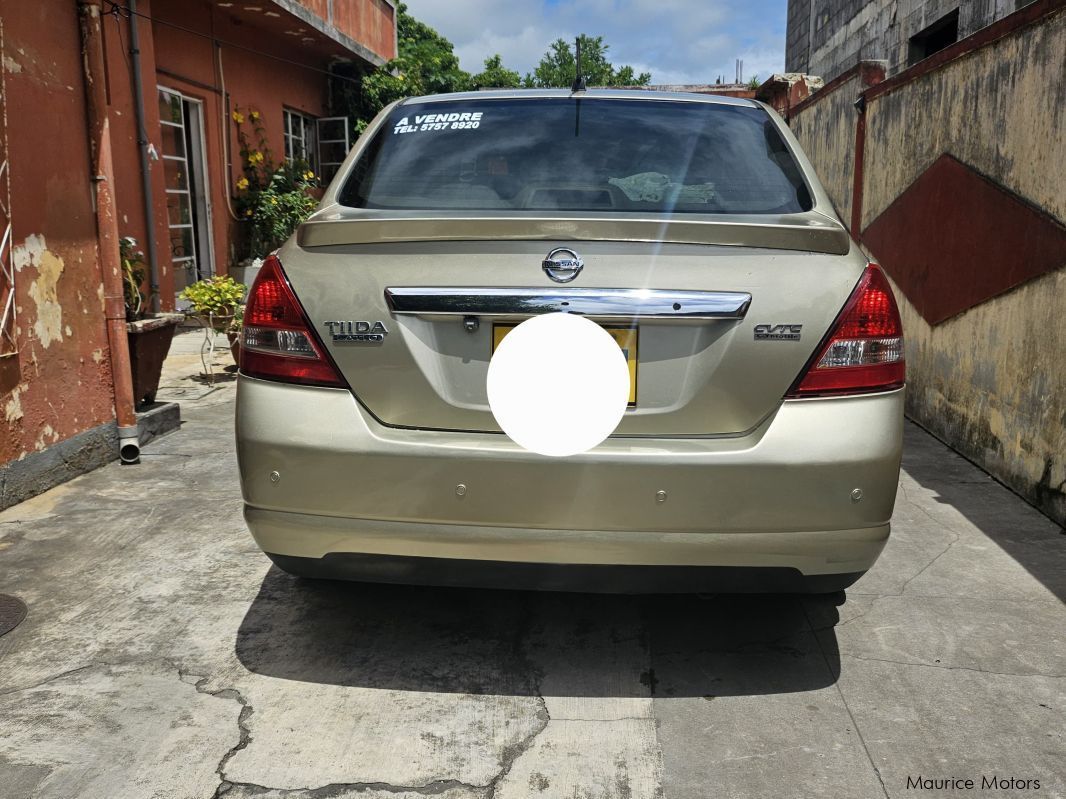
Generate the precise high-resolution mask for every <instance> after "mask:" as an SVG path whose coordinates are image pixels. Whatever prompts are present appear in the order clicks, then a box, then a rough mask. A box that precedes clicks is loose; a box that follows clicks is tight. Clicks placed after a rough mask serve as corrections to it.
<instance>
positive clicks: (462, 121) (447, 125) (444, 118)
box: [392, 111, 482, 136]
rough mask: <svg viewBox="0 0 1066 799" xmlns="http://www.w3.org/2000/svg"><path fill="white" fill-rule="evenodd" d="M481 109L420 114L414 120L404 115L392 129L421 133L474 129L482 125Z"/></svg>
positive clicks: (400, 131)
mask: <svg viewBox="0 0 1066 799" xmlns="http://www.w3.org/2000/svg"><path fill="white" fill-rule="evenodd" d="M481 114H482V112H481V111H475V112H463V113H458V112H456V113H451V114H420V115H417V116H415V118H414V121H413V122H412V121H411V118H410V117H404V118H403V119H401V120H400V121H399V122H397V123H396V125H395V127H393V129H392V135H394V136H395V135H396V134H397V133H419V132H421V131H427V130H473V129H474V128H479V127H481Z"/></svg>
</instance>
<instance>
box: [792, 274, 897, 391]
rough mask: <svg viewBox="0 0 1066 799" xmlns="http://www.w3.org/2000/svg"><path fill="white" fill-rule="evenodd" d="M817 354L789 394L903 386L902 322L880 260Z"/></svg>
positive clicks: (880, 389)
mask: <svg viewBox="0 0 1066 799" xmlns="http://www.w3.org/2000/svg"><path fill="white" fill-rule="evenodd" d="M815 353H816V354H815V357H814V358H812V359H811V360H810V362H809V363H808V365H807V368H806V369H805V371H804V373H803V374H801V375H800V377H799V378H798V379H797V380H796V383H795V384H793V386H792V388H791V389H790V390H789V392H788V394H787V395H786V396H787V397H792V398H795V397H824V396H835V395H841V394H867V393H870V392H873V391H890V390H892V389H895V388H900V387H901V386H902V385H903V382H904V379H905V377H906V365H905V364H904V360H903V323H902V322H901V320H900V317H899V309H898V308H897V307H896V300H895V298H894V297H893V296H892V288H891V286H889V284H888V278H886V277H885V273H884V272H882V271H881V267H879V266H878V265H877V264H870V265H869V266H867V267H866V271H865V272H863V274H862V277H861V278H860V279H859V283H858V285H857V286H856V287H855V290H854V291H853V292H852V293H851V296H850V297H849V298H848V301H847V303H846V304H845V305H844V309H843V310H842V311H841V312H840V315H839V316H838V317H837V319H836V322H834V324H833V327H831V328H830V330H829V335H828V336H826V338H825V340H824V341H823V342H822V343H821V345H819V347H818V349H817V350H815Z"/></svg>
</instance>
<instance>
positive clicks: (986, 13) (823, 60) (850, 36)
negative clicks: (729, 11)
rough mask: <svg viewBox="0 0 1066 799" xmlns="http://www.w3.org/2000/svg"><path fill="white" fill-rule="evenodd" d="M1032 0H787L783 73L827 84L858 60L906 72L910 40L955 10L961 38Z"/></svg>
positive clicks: (891, 73) (889, 71)
mask: <svg viewBox="0 0 1066 799" xmlns="http://www.w3.org/2000/svg"><path fill="white" fill-rule="evenodd" d="M1030 1H1031V0H961V2H960V0H789V3H788V31H787V34H786V47H785V68H786V70H787V71H789V72H808V73H810V74H812V75H818V76H820V77H822V78H824V79H825V80H827V81H828V80H831V79H833V78H835V77H836V76H837V75H839V74H840V73H842V72H844V71H845V70H847V69H849V68H851V67H853V66H854V65H855V64H856V63H857V62H858V61H860V60H884V61H887V62H888V67H889V69H888V74H889V75H893V74H895V73H897V72H899V71H901V70H903V69H906V67H907V58H908V44H909V40H910V37H912V36H914V35H915V34H917V33H919V32H921V31H922V30H924V29H925V28H927V27H928V26H929V25H931V24H933V23H934V22H936V21H937V20H938V19H940V18H941V17H943V16H944V15H946V14H948V13H950V12H951V11H952V10H954V9H956V8H958V9H959V38H963V37H966V36H969V35H970V34H971V33H974V32H975V31H977V30H979V29H981V28H983V27H985V26H986V25H989V24H991V23H992V22H994V21H995V20H997V19H1000V18H1002V17H1004V16H1006V15H1007V14H1009V13H1011V12H1012V11H1014V10H1015V9H1017V8H1020V7H1021V6H1024V5H1025V4H1026V3H1028V2H1030Z"/></svg>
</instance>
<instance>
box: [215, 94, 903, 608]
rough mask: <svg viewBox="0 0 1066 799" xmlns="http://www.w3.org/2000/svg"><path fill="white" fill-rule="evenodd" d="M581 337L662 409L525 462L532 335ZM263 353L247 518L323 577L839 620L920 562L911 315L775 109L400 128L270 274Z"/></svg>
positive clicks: (279, 559)
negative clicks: (879, 565) (520, 328)
mask: <svg viewBox="0 0 1066 799" xmlns="http://www.w3.org/2000/svg"><path fill="white" fill-rule="evenodd" d="M558 313H567V314H570V315H577V316H580V317H583V318H584V319H587V320H590V321H591V322H594V323H596V324H597V325H600V326H602V327H603V328H604V329H606V330H607V331H608V332H609V333H610V335H611V336H612V337H614V338H615V339H616V340H617V341H618V343H619V345H620V349H621V350H623V351H624V352H623V355H624V358H625V364H626V366H627V368H628V370H629V374H630V381H631V382H630V385H629V397H628V402H627V403H625V407H624V414H623V416H622V418H621V421H620V422H619V423H618V425H617V427H615V428H614V429H613V432H612V433H611V435H610V436H609V437H607V438H606V439H605V440H603V441H602V443H600V444H598V445H596V446H594V447H592V448H591V449H589V450H588V451H585V452H581V453H579V454H575V455H570V456H568V457H551V456H548V455H543V454H538V453H537V452H533V451H530V450H529V449H526V448H525V447H523V446H520V445H519V444H517V443H515V441H514V440H512V438H510V437H509V436H508V435H506V434H505V433H504V432H503V431H502V429H501V427H500V425H499V424H498V423H497V420H496V417H495V416H494V414H493V412H492V408H491V407H490V403H489V398H488V394H487V389H486V381H487V375H488V372H489V368H490V363H491V362H492V358H493V353H494V350H495V349H496V348H497V347H499V346H500V342H501V341H503V340H504V337H505V336H506V335H508V334H509V333H510V331H512V330H513V329H514V328H515V327H516V326H517V325H520V324H521V323H522V322H523V321H525V320H527V319H531V318H536V317H538V316H540V315H544V314H558ZM242 344H243V348H242V356H241V368H240V377H239V386H238V399H237V420H236V430H237V446H238V456H239V462H240V474H241V484H242V489H243V494H244V501H245V508H246V509H245V517H246V519H247V523H248V526H249V528H250V529H251V532H252V535H253V536H254V538H255V540H256V542H257V543H258V545H259V546H260V547H261V548H262V549H263V550H264V551H265V552H266V553H267V555H269V557H270V558H271V559H272V560H273V561H274V563H276V564H277V565H278V566H279V567H281V568H282V569H284V570H285V571H288V572H291V573H293V574H297V575H303V576H312V577H330V578H350V579H359V580H373V581H390V582H411V583H423V582H428V583H436V584H447V585H472V584H477V585H486V584H487V585H499V586H505V587H511V586H514V587H537V588H572V589H577V590H589V591H636V590H665V591H726V592H728V591H769V590H773V591H811V592H827V591H836V590H840V589H842V588H844V587H846V586H848V585H850V584H851V583H852V582H854V581H855V580H856V579H857V578H858V577H859V576H860V575H862V573H863V572H865V571H866V570H867V569H869V568H870V566H871V565H872V564H873V563H874V561H875V559H876V558H877V556H878V554H879V553H880V551H881V549H882V548H883V547H884V545H885V542H886V540H887V538H888V535H889V519H890V517H891V515H892V508H893V503H894V501H895V495H896V485H897V481H898V475H899V465H900V452H901V444H902V409H903V386H904V356H903V340H902V330H901V324H900V317H899V313H898V311H897V308H896V304H895V301H894V299H893V296H892V290H891V288H890V286H889V283H888V281H887V279H886V277H885V275H884V274H883V273H882V271H881V270H880V268H879V267H878V266H877V265H875V264H872V263H870V262H869V260H868V259H867V257H866V256H865V255H864V254H863V252H862V251H861V250H860V249H859V247H858V246H857V245H856V244H855V242H854V241H852V239H851V238H850V236H849V235H848V232H847V230H846V229H845V227H844V226H843V225H842V224H841V222H840V220H839V219H838V217H837V215H836V213H835V212H834V210H833V208H832V206H831V204H830V201H829V199H828V197H827V196H826V193H825V191H824V189H823V188H822V186H821V185H820V184H819V182H818V179H817V177H816V176H815V174H814V170H813V169H812V167H811V165H810V163H809V162H808V161H807V159H806V157H805V156H804V155H803V153H802V152H801V150H800V148H799V146H798V144H797V142H796V140H795V138H794V137H793V136H792V134H791V133H790V132H789V130H788V128H787V126H785V125H784V123H783V122H782V121H781V119H780V118H779V117H778V116H777V115H776V114H775V113H774V112H773V111H772V110H770V109H769V108H768V107H766V106H764V105H762V104H760V103H757V102H755V101H751V100H744V99H733V98H727V97H721V96H713V95H687V94H670V93H656V92H643V91H641V92H633V91H607V90H603V91H600V90H590V91H579V92H568V91H512V92H497V91H491V92H476V93H467V94H452V95H442V96H433V97H420V98H414V99H407V100H404V101H401V102H399V103H397V104H394V105H392V106H390V107H388V108H386V109H385V110H384V111H383V112H382V113H381V114H380V115H379V116H378V117H377V118H376V119H375V120H374V122H373V123H372V124H371V125H370V127H369V128H368V129H367V130H366V132H365V133H364V134H363V136H362V137H361V138H360V140H359V142H358V144H357V146H356V147H355V148H354V149H353V151H352V152H351V153H350V154H349V155H348V157H347V160H346V161H345V163H344V164H343V166H342V167H341V169H340V171H339V172H338V174H337V175H336V177H335V178H334V180H333V181H332V183H331V185H330V186H329V188H328V189H327V190H326V192H325V195H324V197H323V198H322V201H321V204H320V206H319V208H318V210H317V212H316V213H315V214H314V215H313V216H312V217H311V218H310V219H309V220H308V221H307V222H306V223H304V224H303V225H302V226H301V227H300V228H299V230H298V231H297V233H296V234H295V235H294V236H293V238H292V239H290V240H289V241H288V242H287V243H286V244H285V245H284V246H283V247H282V248H281V249H280V250H279V251H278V252H277V253H275V254H274V255H272V256H271V257H269V258H268V259H267V260H266V262H265V263H264V265H263V267H262V269H261V271H260V273H259V275H258V277H257V279H256V281H255V283H254V285H253V287H252V289H251V291H250V293H249V300H248V304H247V308H246V311H245V316H244V328H243V339H242ZM612 352H613V350H612ZM562 354H563V351H560V357H562ZM575 399H576V398H575V397H568V396H567V395H566V393H565V392H562V393H561V394H560V395H559V396H557V397H555V398H554V401H553V402H551V403H550V404H549V405H550V407H546V408H545V409H544V412H545V413H546V414H554V415H556V416H557V417H558V418H563V417H564V416H565V414H567V408H568V405H569V404H570V403H571V402H572V401H574V400H575Z"/></svg>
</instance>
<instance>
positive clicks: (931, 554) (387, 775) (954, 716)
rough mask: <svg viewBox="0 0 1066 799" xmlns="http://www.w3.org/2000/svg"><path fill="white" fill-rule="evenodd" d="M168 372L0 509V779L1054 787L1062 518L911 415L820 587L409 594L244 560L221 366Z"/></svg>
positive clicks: (296, 786) (416, 786)
mask: <svg viewBox="0 0 1066 799" xmlns="http://www.w3.org/2000/svg"><path fill="white" fill-rule="evenodd" d="M179 349H180V348H179ZM178 355H179V356H181V357H185V355H188V353H185V355H182V353H181V352H179V353H178ZM190 363H191V361H190ZM168 390H169V391H170V393H171V395H174V394H175V393H180V395H181V397H182V402H183V405H182V412H183V416H184V417H185V420H186V422H185V425H184V427H183V429H182V430H181V431H180V432H177V433H174V434H171V435H170V436H167V437H165V438H162V439H159V440H157V441H156V442H153V443H152V444H151V445H149V446H148V447H147V448H146V451H145V454H144V456H143V462H142V464H141V465H140V466H136V467H122V466H119V465H117V464H115V465H112V466H108V467H106V468H104V469H101V470H99V471H96V472H94V473H92V474H89V475H86V476H84V477H82V478H80V479H78V480H76V481H74V482H72V483H69V484H67V485H64V486H61V487H59V488H57V489H55V490H53V491H50V492H48V493H47V494H44V495H42V496H40V497H38V498H36V499H34V500H32V501H30V502H26V503H24V504H22V505H20V506H17V507H14V508H11V509H9V510H8V511H7V512H5V513H3V514H2V515H0V592H6V593H11V594H17V595H19V596H20V597H22V598H23V599H24V600H25V601H26V603H27V604H28V606H29V615H28V617H27V619H26V620H25V621H24V622H23V623H22V625H21V626H20V627H18V628H17V629H15V630H14V631H13V632H11V633H9V634H7V635H6V636H3V637H2V638H0V796H2V797H4V799H19V798H21V797H56V798H57V799H69V798H70V797H101V799H103V798H106V799H118V798H120V797H133V798H136V799H139V798H140V797H145V798H148V797H152V798H153V799H158V798H162V797H175V798H178V799H192V798H193V797H204V798H205V799H206V797H212V796H223V795H224V796H226V797H231V798H232V799H236V797H269V798H274V797H277V799H281V797H292V798H295V797H300V798H301V799H311V798H312V797H358V798H359V799H386V798H387V799H409V798H410V799H413V797H418V796H424V795H434V796H440V797H445V799H467V797H496V798H497V799H503V798H504V797H508V798H509V797H530V796H533V797H536V796H544V797H560V798H563V797H567V798H569V797H580V798H581V799H607V797H612V798H614V797H617V799H643V798H644V797H660V796H666V797H669V798H670V799H681V798H683V797H685V798H687V797H775V798H776V797H809V796H826V797H834V798H837V799H840V798H849V797H859V798H863V797H884V796H890V797H902V796H909V795H923V794H925V795H930V796H933V795H935V796H966V797H973V796H996V797H1002V796H1039V797H1062V796H1064V795H1066V780H1064V775H1066V740H1064V739H1066V732H1064V731H1066V607H1064V604H1063V602H1064V600H1066V537H1064V536H1063V535H1062V531H1061V530H1060V529H1059V528H1058V527H1057V526H1055V525H1054V524H1052V523H1051V522H1050V521H1048V520H1047V519H1046V518H1045V517H1044V516H1042V515H1040V514H1039V513H1037V512H1036V511H1035V510H1033V509H1032V508H1030V507H1029V506H1028V505H1026V504H1025V503H1024V502H1022V501H1021V500H1019V499H1017V498H1016V497H1015V496H1014V495H1013V494H1011V493H1010V492H1009V491H1007V490H1005V489H1004V488H1002V487H1001V486H999V485H998V484H996V483H995V482H993V481H992V480H990V479H989V478H988V477H987V476H985V475H984V474H983V473H981V472H979V471H978V470H977V469H975V468H974V467H972V466H971V465H970V464H968V463H967V462H966V461H964V460H962V459H961V458H959V457H958V456H956V455H954V454H953V453H951V452H950V451H949V450H947V449H946V448H945V447H943V446H942V445H940V444H939V443H938V442H936V441H935V440H933V439H932V438H930V437H929V436H928V435H926V434H925V433H923V432H922V431H920V430H918V429H916V428H914V427H908V430H907V447H906V455H905V459H904V468H905V474H904V475H903V476H902V478H901V486H900V495H899V500H898V503H897V508H896V516H895V519H894V531H893V537H892V540H891V543H890V544H889V546H888V549H887V550H886V552H885V554H884V556H883V557H882V559H881V561H880V562H879V563H878V565H877V567H876V568H875V569H874V570H873V571H872V572H871V573H870V574H868V575H867V576H866V577H865V578H864V579H863V580H862V581H861V582H860V583H859V584H857V585H856V586H855V588H854V589H853V590H851V591H849V592H848V593H847V597H846V601H845V598H844V596H843V595H839V596H836V597H830V598H798V597H792V596H768V597H728V596H712V595H704V596H680V597H624V596H581V595H574V594H526V593H507V592H490V591H474V590H440V589H428V588H406V587H395V586H371V585H357V584H343V583H313V582H303V581H299V580H295V579H292V578H290V577H288V576H287V575H285V574H283V573H281V572H279V571H278V570H276V569H274V568H271V567H270V565H269V562H268V561H267V560H266V558H265V557H263V556H262V555H261V554H260V553H259V552H258V551H257V550H256V548H255V546H254V544H253V543H252V541H251V539H250V537H249V536H248V534H247V533H246V531H245V529H244V526H243V522H242V520H241V501H240V497H239V491H238V486H237V474H236V463H235V458H234V453H233V443H232V423H231V417H232V413H233V404H232V402H233V384H232V382H223V383H220V384H218V385H216V386H214V387H209V386H202V385H200V384H199V383H196V382H194V381H188V380H184V381H183V380H178V379H174V380H172V382H171V385H170V388H169V389H168ZM916 779H921V780H927V779H935V780H943V779H958V780H965V779H971V780H974V782H975V785H974V788H973V789H972V790H971V789H966V788H965V787H961V785H962V784H960V787H959V789H958V790H952V789H947V790H944V789H936V788H929V789H927V790H923V789H921V788H916V787H914V784H913V780H916ZM982 779H984V780H985V784H986V785H987V784H988V781H989V780H993V779H995V780H1006V781H1010V780H1014V781H1016V782H1015V783H1012V784H1013V785H1014V786H1015V787H1013V788H1010V789H1007V790H1003V789H1002V787H1000V788H997V789H988V788H986V789H984V790H982V789H981V783H982ZM908 780H911V781H912V784H911V785H910V787H908ZM1025 780H1028V781H1029V782H1028V787H1027V788H1022V789H1019V788H1018V787H1017V786H1018V785H1019V784H1021V782H1022V781H1025ZM1034 781H1038V782H1039V787H1038V788H1037V787H1035V785H1034ZM999 784H1000V785H1001V786H1002V785H1004V784H1006V783H999Z"/></svg>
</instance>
